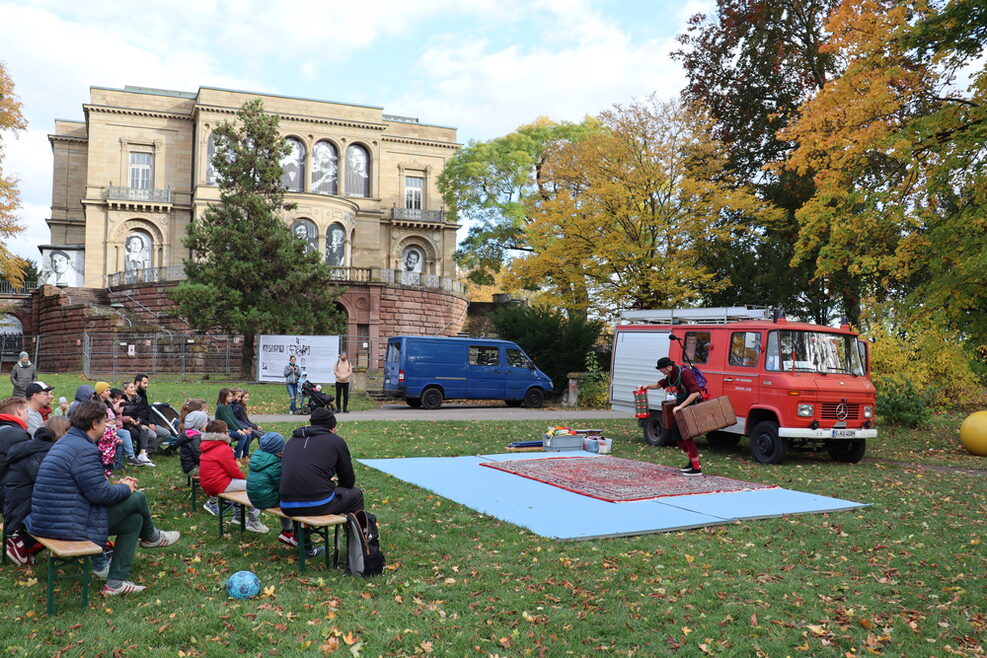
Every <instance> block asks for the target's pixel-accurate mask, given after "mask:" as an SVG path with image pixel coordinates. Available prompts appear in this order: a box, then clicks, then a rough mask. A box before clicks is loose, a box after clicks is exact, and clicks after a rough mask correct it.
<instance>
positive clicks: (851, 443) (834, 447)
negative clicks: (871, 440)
mask: <svg viewBox="0 0 987 658" xmlns="http://www.w3.org/2000/svg"><path fill="white" fill-rule="evenodd" d="M826 450H827V451H828V452H829V457H830V459H832V460H833V461H834V462H846V463H848V464H856V463H857V462H859V461H860V460H861V459H863V458H864V451H866V450H867V442H866V441H864V440H863V439H848V440H846V441H832V440H831V441H827V442H826Z"/></svg>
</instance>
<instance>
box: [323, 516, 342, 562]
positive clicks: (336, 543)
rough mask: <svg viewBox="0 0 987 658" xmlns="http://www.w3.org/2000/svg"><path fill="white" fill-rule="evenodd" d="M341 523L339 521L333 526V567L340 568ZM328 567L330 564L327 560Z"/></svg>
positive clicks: (327, 557)
mask: <svg viewBox="0 0 987 658" xmlns="http://www.w3.org/2000/svg"><path fill="white" fill-rule="evenodd" d="M339 525H340V524H338V523H337V524H336V525H335V526H333V531H332V568H333V569H338V568H339ZM328 559H329V553H328V551H327V552H326V560H328ZM328 567H329V564H328V562H327V563H326V568H328Z"/></svg>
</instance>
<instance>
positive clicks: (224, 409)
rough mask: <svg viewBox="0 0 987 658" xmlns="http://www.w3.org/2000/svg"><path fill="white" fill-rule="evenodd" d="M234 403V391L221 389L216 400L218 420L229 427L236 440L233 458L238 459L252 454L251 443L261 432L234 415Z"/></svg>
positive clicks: (232, 436) (231, 435)
mask: <svg viewBox="0 0 987 658" xmlns="http://www.w3.org/2000/svg"><path fill="white" fill-rule="evenodd" d="M232 401H233V389H229V388H221V389H219V395H218V396H217V398H216V420H221V421H223V422H224V423H226V426H227V427H229V428H230V429H229V433H230V438H231V439H235V440H236V442H237V443H236V449H235V450H234V451H233V456H234V457H235V458H237V459H240V458H241V457H247V456H249V454H250V442H251V441H252V440H254V439H259V438H260V432H258V431H256V430H253V429H251V428H249V427H247V426H246V425H243V424H242V423H240V421H238V420H237V419H236V416H235V415H234V414H233V408H232V407H231V406H230V403H231V402H232Z"/></svg>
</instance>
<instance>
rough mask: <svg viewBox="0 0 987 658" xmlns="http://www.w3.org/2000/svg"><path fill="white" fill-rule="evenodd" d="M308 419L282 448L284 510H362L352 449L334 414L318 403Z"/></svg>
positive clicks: (307, 513) (312, 513) (295, 512)
mask: <svg viewBox="0 0 987 658" xmlns="http://www.w3.org/2000/svg"><path fill="white" fill-rule="evenodd" d="M309 423H311V425H310V426H309V427H299V428H298V429H296V430H295V431H294V432H292V434H291V439H290V440H289V441H288V442H287V443H285V445H284V449H283V451H282V457H281V486H280V488H279V491H280V494H281V511H283V512H284V513H285V514H287V515H288V516H321V515H324V514H346V513H347V512H356V511H357V510H362V509H363V492H362V491H361V490H360V489H357V488H356V486H355V485H356V474H354V472H353V462H352V461H351V460H350V449H349V447H348V446H347V445H346V441H344V440H343V438H342V437H341V436H339V435H338V434H336V416H335V414H333V413H332V412H331V411H329V410H328V409H326V408H324V407H319V408H318V409H316V410H315V411H313V412H312V416H311V418H310V419H309ZM333 478H335V479H336V481H335V482H334V481H333ZM306 548H309V543H308V541H307V538H306ZM319 548H321V547H319ZM317 550H318V549H311V550H310V553H312V552H313V551H317Z"/></svg>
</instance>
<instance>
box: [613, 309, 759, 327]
mask: <svg viewBox="0 0 987 658" xmlns="http://www.w3.org/2000/svg"><path fill="white" fill-rule="evenodd" d="M771 317H772V316H771V309H770V308H768V307H766V306H717V307H708V308H670V309H656V310H651V311H621V313H620V322H621V323H624V324H726V323H727V322H737V321H739V320H770V319H771Z"/></svg>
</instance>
